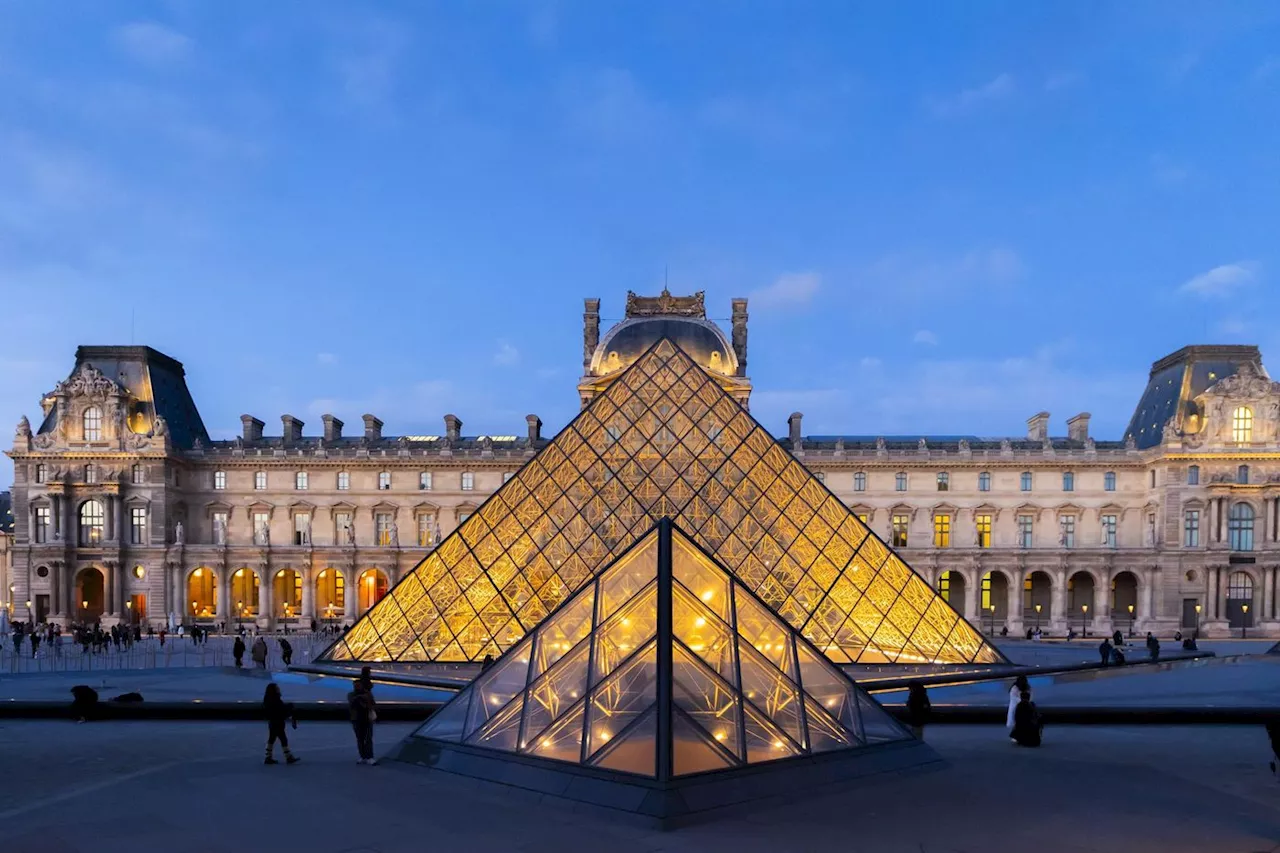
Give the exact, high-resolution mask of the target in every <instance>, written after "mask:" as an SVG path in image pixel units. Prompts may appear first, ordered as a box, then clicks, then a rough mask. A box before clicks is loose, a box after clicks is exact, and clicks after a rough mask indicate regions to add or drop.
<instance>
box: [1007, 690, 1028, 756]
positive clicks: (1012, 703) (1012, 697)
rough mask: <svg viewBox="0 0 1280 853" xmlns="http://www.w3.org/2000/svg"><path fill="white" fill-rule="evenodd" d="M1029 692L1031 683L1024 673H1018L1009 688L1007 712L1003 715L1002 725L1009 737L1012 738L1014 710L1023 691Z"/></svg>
mask: <svg viewBox="0 0 1280 853" xmlns="http://www.w3.org/2000/svg"><path fill="white" fill-rule="evenodd" d="M1030 692H1031V684H1030V682H1028V681H1027V677H1026V676H1025V675H1019V676H1018V677H1017V678H1015V679H1014V681H1013V685H1012V686H1011V687H1010V688H1009V713H1008V714H1006V715H1005V718H1004V727H1005V730H1006V731H1007V732H1008V733H1009V739H1010V740H1013V722H1014V720H1013V717H1014V712H1015V711H1016V710H1017V708H1018V702H1020V701H1021V700H1022V694H1023V693H1028V694H1029V693H1030Z"/></svg>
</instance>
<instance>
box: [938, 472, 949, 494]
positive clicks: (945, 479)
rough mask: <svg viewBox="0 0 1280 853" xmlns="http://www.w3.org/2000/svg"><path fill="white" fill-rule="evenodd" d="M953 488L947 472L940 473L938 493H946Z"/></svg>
mask: <svg viewBox="0 0 1280 853" xmlns="http://www.w3.org/2000/svg"><path fill="white" fill-rule="evenodd" d="M950 488H951V475H950V474H948V473H946V472H939V473H938V491H940V492H945V491H947V490H948V489H950Z"/></svg>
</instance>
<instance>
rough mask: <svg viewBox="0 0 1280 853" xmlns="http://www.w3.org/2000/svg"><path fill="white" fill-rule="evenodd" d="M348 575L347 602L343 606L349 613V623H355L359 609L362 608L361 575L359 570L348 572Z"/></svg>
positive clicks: (349, 570) (347, 615)
mask: <svg viewBox="0 0 1280 853" xmlns="http://www.w3.org/2000/svg"><path fill="white" fill-rule="evenodd" d="M347 575H348V577H347V578H346V580H347V583H346V586H345V589H346V593H345V595H346V600H345V601H343V606H344V608H345V609H346V611H347V612H346V617H347V621H348V622H355V621H356V613H357V608H358V607H359V606H360V573H359V571H358V570H357V569H354V568H352V569H348V570H347Z"/></svg>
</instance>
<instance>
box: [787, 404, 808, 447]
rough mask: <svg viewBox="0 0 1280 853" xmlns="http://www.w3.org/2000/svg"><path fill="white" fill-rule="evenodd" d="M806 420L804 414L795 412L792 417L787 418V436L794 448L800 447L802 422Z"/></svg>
mask: <svg viewBox="0 0 1280 853" xmlns="http://www.w3.org/2000/svg"><path fill="white" fill-rule="evenodd" d="M803 420H804V413H802V412H794V413H792V415H791V417H789V418H787V435H788V437H789V438H790V439H791V446H792V447H799V446H800V422H801V421H803Z"/></svg>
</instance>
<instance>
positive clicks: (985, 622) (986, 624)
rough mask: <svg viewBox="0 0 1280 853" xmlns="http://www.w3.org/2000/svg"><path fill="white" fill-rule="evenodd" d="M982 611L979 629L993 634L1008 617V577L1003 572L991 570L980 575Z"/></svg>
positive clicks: (1002, 625)
mask: <svg viewBox="0 0 1280 853" xmlns="http://www.w3.org/2000/svg"><path fill="white" fill-rule="evenodd" d="M980 606H981V607H982V612H981V613H979V614H978V615H979V616H980V617H981V618H980V619H979V620H978V621H979V629H980V630H984V631H986V632H987V633H989V634H995V633H996V632H997V631H999V630H1000V629H1001V628H1002V627H1004V625H1005V623H1006V621H1007V620H1008V618H1009V578H1008V577H1006V576H1005V574H1004V572H1000V571H991V572H987V573H986V574H985V575H983V576H982V600H981V602H980Z"/></svg>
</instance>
